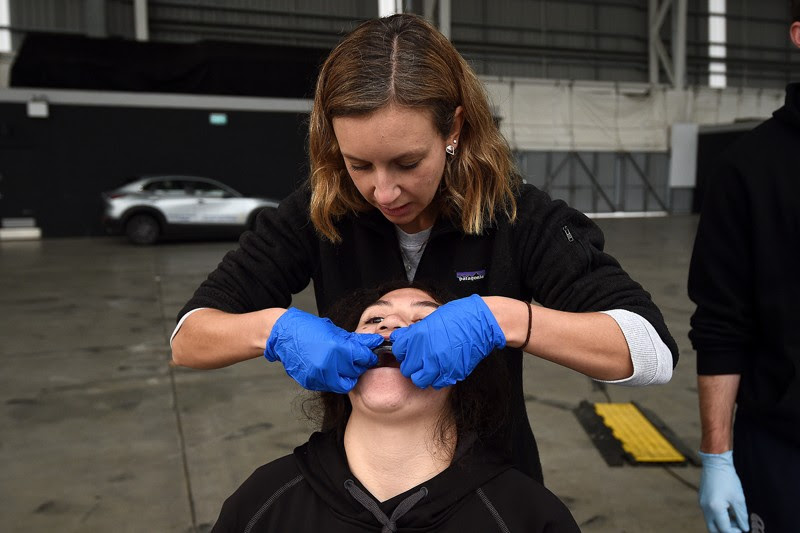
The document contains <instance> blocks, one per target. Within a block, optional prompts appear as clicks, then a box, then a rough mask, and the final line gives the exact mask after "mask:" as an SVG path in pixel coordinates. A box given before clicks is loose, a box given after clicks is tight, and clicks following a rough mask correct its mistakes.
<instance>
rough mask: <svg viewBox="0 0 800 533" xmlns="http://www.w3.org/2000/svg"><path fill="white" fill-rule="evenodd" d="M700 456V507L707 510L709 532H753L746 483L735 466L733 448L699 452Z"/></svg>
mask: <svg viewBox="0 0 800 533" xmlns="http://www.w3.org/2000/svg"><path fill="white" fill-rule="evenodd" d="M699 455H700V459H701V460H702V461H703V472H702V473H701V474H700V494H699V499H700V508H701V509H702V510H703V517H705V519H706V526H707V527H708V531H709V532H710V533H739V532H740V531H750V525H749V524H748V520H747V505H746V504H745V501H744V491H742V483H741V482H740V481H739V476H738V475H736V469H735V468H734V467H733V451H731V450H729V451H727V452H724V453H703V452H699ZM729 507H730V508H732V509H733V516H734V521H733V523H731V518H730V516H729V514H728V508H729Z"/></svg>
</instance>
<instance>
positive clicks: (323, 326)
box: [264, 307, 383, 394]
mask: <svg viewBox="0 0 800 533" xmlns="http://www.w3.org/2000/svg"><path fill="white" fill-rule="evenodd" d="M382 342H383V337H381V336H380V335H377V334H372V333H370V334H363V333H350V332H348V331H345V330H343V329H342V328H340V327H337V326H335V325H334V324H333V322H331V321H330V320H329V319H327V318H319V317H318V316H314V315H312V314H309V313H306V312H304V311H301V310H299V309H296V308H294V307H291V308H289V309H288V310H287V311H286V312H285V313H284V314H282V315H281V317H280V318H279V319H278V320H277V321H276V322H275V325H274V326H272V332H271V333H270V335H269V339H267V347H266V349H265V350H264V357H266V358H267V359H269V360H270V361H275V360H278V361H280V362H281V363H283V368H284V369H285V370H286V373H287V374H289V375H290V376H291V377H292V378H293V379H294V380H295V381H296V382H298V383H299V384H300V385H301V386H302V387H303V388H306V389H309V390H318V391H330V392H338V393H341V394H345V393H347V392H349V391H350V389H352V388H353V387H355V385H356V380H358V377H359V376H360V375H361V374H363V373H364V371H365V370H367V369H368V368H369V367H371V366H375V365H376V364H377V363H378V357H377V356H376V355H375V354H374V353H372V348H375V347H376V346H378V345H379V344H380V343H382Z"/></svg>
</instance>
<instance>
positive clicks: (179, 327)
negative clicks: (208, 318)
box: [169, 307, 208, 348]
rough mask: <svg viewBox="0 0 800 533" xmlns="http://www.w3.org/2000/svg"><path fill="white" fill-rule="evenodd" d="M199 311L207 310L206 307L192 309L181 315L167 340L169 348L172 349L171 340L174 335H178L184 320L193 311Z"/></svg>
mask: <svg viewBox="0 0 800 533" xmlns="http://www.w3.org/2000/svg"><path fill="white" fill-rule="evenodd" d="M201 309H208V307H198V308H197V309H192V310H191V311H189V312H188V313H186V314H185V315H183V316H182V317H181V319H180V320H178V324H177V325H176V326H175V329H174V330H172V335H171V336H170V338H169V347H170V348H172V339H174V338H175V335H177V334H178V330H179V329H181V326H182V325H183V321H184V320H186V319H187V318H189V315H191V314H192V313H194V312H195V311H199V310H201Z"/></svg>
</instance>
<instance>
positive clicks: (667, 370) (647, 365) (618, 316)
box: [597, 309, 672, 387]
mask: <svg viewBox="0 0 800 533" xmlns="http://www.w3.org/2000/svg"><path fill="white" fill-rule="evenodd" d="M602 312H603V313H605V314H607V315H608V316H610V317H611V318H613V319H614V320H615V321H616V322H617V324H618V325H619V328H620V329H621V330H622V334H623V335H624V336H625V341H626V342H627V343H628V350H629V351H630V353H631V361H632V362H633V374H632V375H631V376H630V377H627V378H624V379H617V380H613V381H606V380H601V379H598V380H597V381H601V382H603V383H613V384H615V385H626V386H629V387H641V386H645V385H660V384H663V383H667V382H669V380H670V379H672V352H670V351H669V348H667V345H666V344H664V341H662V340H661V337H660V336H659V335H658V333H657V332H656V330H655V328H654V327H653V326H652V325H651V324H650V322H648V321H647V320H646V319H644V318H643V317H642V316H640V315H637V314H636V313H633V312H631V311H627V310H625V309H612V310H610V311H602Z"/></svg>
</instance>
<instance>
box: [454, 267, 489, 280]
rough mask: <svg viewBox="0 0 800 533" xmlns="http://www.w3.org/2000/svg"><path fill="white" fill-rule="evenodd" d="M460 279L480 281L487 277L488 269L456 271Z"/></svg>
mask: <svg viewBox="0 0 800 533" xmlns="http://www.w3.org/2000/svg"><path fill="white" fill-rule="evenodd" d="M456 277H457V278H458V281H478V280H479V279H483V278H485V277H486V270H472V271H470V272H456Z"/></svg>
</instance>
